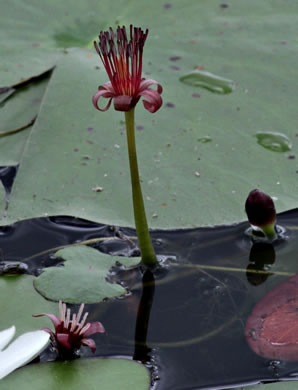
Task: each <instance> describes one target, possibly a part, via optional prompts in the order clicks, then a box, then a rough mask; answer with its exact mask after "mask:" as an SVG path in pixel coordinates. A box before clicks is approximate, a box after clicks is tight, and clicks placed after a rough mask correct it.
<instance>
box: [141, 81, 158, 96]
mask: <svg viewBox="0 0 298 390" xmlns="http://www.w3.org/2000/svg"><path fill="white" fill-rule="evenodd" d="M150 85H157V92H158V93H159V94H160V95H161V94H162V86H161V85H160V84H159V83H158V82H157V81H155V80H153V79H143V80H141V82H140V87H139V92H143V91H145V89H147V88H148V87H150Z"/></svg>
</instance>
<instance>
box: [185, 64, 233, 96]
mask: <svg viewBox="0 0 298 390" xmlns="http://www.w3.org/2000/svg"><path fill="white" fill-rule="evenodd" d="M179 80H180V81H181V82H182V83H184V84H187V85H192V86H193V87H200V88H205V89H208V91H211V92H214V93H218V94H222V95H224V94H228V93H231V92H232V91H233V89H234V88H235V84H234V82H233V81H232V80H228V79H225V78H223V77H220V76H217V75H215V74H212V73H210V72H205V71H203V70H198V69H196V70H194V71H192V72H190V73H188V74H187V75H185V76H182V77H180V79H179Z"/></svg>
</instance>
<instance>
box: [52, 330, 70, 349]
mask: <svg viewBox="0 0 298 390" xmlns="http://www.w3.org/2000/svg"><path fill="white" fill-rule="evenodd" d="M56 339H57V341H58V342H59V344H61V345H62V346H63V347H64V348H67V349H72V348H73V345H71V344H70V342H69V334H67V333H58V334H57V335H56Z"/></svg>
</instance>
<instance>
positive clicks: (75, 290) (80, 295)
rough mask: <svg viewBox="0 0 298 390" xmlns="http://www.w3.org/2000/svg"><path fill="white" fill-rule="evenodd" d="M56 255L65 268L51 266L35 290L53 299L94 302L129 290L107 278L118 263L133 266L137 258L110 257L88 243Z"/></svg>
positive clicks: (70, 301)
mask: <svg viewBox="0 0 298 390" xmlns="http://www.w3.org/2000/svg"><path fill="white" fill-rule="evenodd" d="M56 256H58V257H62V258H63V259H65V260H66V261H65V263H64V267H50V268H46V269H45V271H44V272H43V273H42V274H41V275H40V276H39V277H38V278H36V279H35V280H34V287H35V288H36V290H37V291H38V292H39V293H40V294H41V295H43V296H44V297H46V298H47V299H50V300H52V301H59V300H62V301H63V302H66V303H95V302H100V301H102V300H103V299H104V298H111V297H115V296H119V295H122V294H125V293H126V290H125V289H124V288H123V287H121V286H120V285H119V284H112V283H109V282H108V281H107V280H106V278H107V276H108V273H109V270H110V268H111V267H112V266H113V265H114V264H115V262H116V261H117V262H120V263H121V264H123V265H125V266H133V265H136V264H138V263H139V262H140V259H139V258H138V257H133V258H126V257H120V256H108V255H105V254H103V253H101V252H99V251H98V250H96V249H93V248H90V247H86V246H74V247H69V248H65V249H62V250H59V251H58V252H56Z"/></svg>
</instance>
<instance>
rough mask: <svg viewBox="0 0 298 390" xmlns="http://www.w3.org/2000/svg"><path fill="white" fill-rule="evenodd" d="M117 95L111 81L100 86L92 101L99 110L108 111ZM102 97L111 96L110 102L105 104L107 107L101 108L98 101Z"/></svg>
mask: <svg viewBox="0 0 298 390" xmlns="http://www.w3.org/2000/svg"><path fill="white" fill-rule="evenodd" d="M114 96H115V92H114V89H113V87H112V84H111V83H110V82H108V83H105V84H103V85H101V86H100V87H99V88H98V91H97V92H96V93H95V94H94V95H93V96H92V103H93V105H94V107H95V108H96V109H97V110H99V111H107V110H108V109H109V108H110V105H111V103H112V99H113V97H114ZM101 97H104V98H110V100H109V102H108V104H107V105H106V106H105V108H99V107H98V101H99V99H100V98H101Z"/></svg>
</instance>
